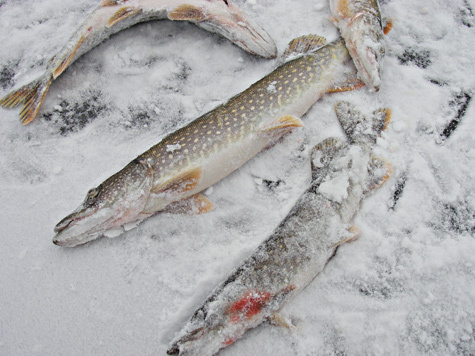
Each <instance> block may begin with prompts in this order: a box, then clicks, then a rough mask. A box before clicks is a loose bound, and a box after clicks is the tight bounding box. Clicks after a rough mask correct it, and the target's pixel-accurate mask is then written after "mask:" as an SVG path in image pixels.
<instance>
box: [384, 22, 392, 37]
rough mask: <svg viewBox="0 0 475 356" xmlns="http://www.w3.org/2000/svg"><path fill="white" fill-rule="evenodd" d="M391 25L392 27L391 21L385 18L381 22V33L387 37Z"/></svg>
mask: <svg viewBox="0 0 475 356" xmlns="http://www.w3.org/2000/svg"><path fill="white" fill-rule="evenodd" d="M393 25H394V20H393V19H389V18H385V19H384V20H383V33H384V34H385V35H387V34H388V33H389V32H390V31H391V30H392V28H393Z"/></svg>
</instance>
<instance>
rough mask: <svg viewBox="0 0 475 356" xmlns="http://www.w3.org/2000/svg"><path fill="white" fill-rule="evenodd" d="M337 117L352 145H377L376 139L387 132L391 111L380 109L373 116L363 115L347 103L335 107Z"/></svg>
mask: <svg viewBox="0 0 475 356" xmlns="http://www.w3.org/2000/svg"><path fill="white" fill-rule="evenodd" d="M335 112H336V116H337V117H338V121H340V124H341V126H342V128H343V130H344V131H345V133H346V135H347V136H348V139H349V140H350V142H351V143H354V142H366V143H370V144H374V143H376V139H377V138H378V136H379V135H380V134H381V131H383V130H385V129H386V127H387V126H388V124H389V120H390V119H391V110H390V109H387V108H383V109H378V110H376V111H374V112H373V113H372V114H371V115H363V113H361V112H360V111H359V110H357V109H356V108H355V107H354V105H353V104H350V103H348V102H345V101H340V102H337V103H336V105H335Z"/></svg>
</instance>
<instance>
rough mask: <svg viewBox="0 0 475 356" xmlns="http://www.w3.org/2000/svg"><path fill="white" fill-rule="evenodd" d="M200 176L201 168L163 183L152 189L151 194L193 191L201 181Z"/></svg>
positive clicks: (201, 173)
mask: <svg viewBox="0 0 475 356" xmlns="http://www.w3.org/2000/svg"><path fill="white" fill-rule="evenodd" d="M202 175H203V170H202V169H201V167H198V168H194V169H191V170H189V171H186V172H184V173H181V174H179V175H177V176H175V177H173V178H171V179H169V180H168V181H166V182H165V183H163V184H161V185H160V186H158V187H156V188H154V189H153V193H159V192H160V193H161V192H165V191H171V192H175V193H181V192H186V191H189V190H192V189H195V188H196V186H197V185H198V184H199V182H200V181H201V177H202Z"/></svg>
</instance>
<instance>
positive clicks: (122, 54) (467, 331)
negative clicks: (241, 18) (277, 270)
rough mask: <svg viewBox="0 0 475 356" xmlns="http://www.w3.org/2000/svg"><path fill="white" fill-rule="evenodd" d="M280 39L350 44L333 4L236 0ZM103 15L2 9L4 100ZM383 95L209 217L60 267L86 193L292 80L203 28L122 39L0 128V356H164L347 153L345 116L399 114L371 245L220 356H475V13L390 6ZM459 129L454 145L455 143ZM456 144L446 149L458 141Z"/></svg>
mask: <svg viewBox="0 0 475 356" xmlns="http://www.w3.org/2000/svg"><path fill="white" fill-rule="evenodd" d="M236 2H237V4H238V5H239V6H241V7H242V8H243V9H244V11H246V12H247V13H248V14H249V15H250V16H252V17H253V18H255V20H256V21H257V22H258V23H260V24H261V25H262V26H263V27H265V28H266V30H267V31H268V32H269V34H270V35H271V36H272V37H273V38H274V40H275V42H276V44H277V46H278V48H279V51H280V52H282V51H283V50H284V49H285V47H286V44H287V43H288V42H289V41H290V40H291V39H292V38H294V37H297V36H300V35H303V34H308V33H316V34H319V35H323V36H326V37H327V38H328V39H329V40H332V39H335V38H336V37H337V36H338V32H337V30H336V29H335V28H334V26H333V25H332V23H331V22H330V20H329V6H328V3H327V1H326V0H299V1H295V0H278V1H276V0H247V1H245V0H236ZM96 5H97V1H95V0H75V1H72V0H67V1H66V0H44V1H36V0H22V1H14V0H3V1H0V43H1V44H2V45H1V51H0V96H3V95H4V94H6V93H7V92H8V91H9V90H10V89H11V88H12V87H13V86H14V85H16V84H19V83H20V82H22V81H24V80H26V78H28V77H31V76H32V75H33V74H32V73H33V72H35V71H37V70H41V68H42V65H44V64H45V63H46V62H47V61H48V60H49V58H50V57H51V56H52V55H53V54H54V53H55V51H56V50H58V49H59V48H60V47H61V45H62V44H63V43H64V42H65V41H66V40H67V39H68V38H69V36H70V34H71V33H72V32H73V31H74V29H75V28H76V27H77V26H78V25H79V24H80V22H81V21H82V20H83V19H84V18H85V17H86V15H87V13H88V12H89V11H90V10H91V9H92V8H94V7H95V6H96ZM381 10H382V13H383V15H384V16H387V17H391V18H392V19H393V21H394V28H393V30H392V31H391V32H390V33H389V35H388V36H386V44H387V49H386V52H387V55H386V57H385V59H384V68H383V72H382V85H381V90H380V91H379V92H378V93H368V91H367V90H366V89H362V90H358V91H354V92H349V93H340V94H331V95H327V96H324V97H323V98H322V99H321V100H320V101H319V102H317V103H316V104H315V105H314V107H313V108H312V109H311V110H310V111H309V112H308V113H307V115H305V116H304V117H303V121H304V123H305V125H306V126H305V128H304V129H302V130H296V131H295V132H294V133H293V134H292V135H290V136H287V137H286V139H285V140H284V141H283V142H281V143H280V144H279V145H276V146H274V147H273V148H271V149H269V150H267V151H265V152H263V153H261V154H259V155H258V156H257V157H256V158H255V159H253V160H252V161H251V162H249V163H248V164H246V165H245V166H244V167H242V168H241V169H239V170H238V171H236V172H235V173H234V174H232V175H231V176H229V177H227V178H226V179H225V180H223V181H222V182H220V183H219V184H216V185H215V186H214V187H213V189H212V191H209V192H208V194H209V198H210V199H211V200H213V201H214V203H215V205H216V207H217V208H216V209H215V210H214V211H212V212H211V213H208V214H206V215H201V216H180V215H171V214H168V213H162V214H158V215H156V216H154V217H152V218H149V219H148V220H146V221H145V222H143V223H142V224H141V225H139V227H138V228H135V229H133V230H131V231H129V232H127V233H125V234H123V235H121V236H120V237H116V238H114V239H108V238H100V239H98V240H96V241H94V242H92V243H89V244H87V245H85V246H80V247H76V248H60V247H57V246H55V245H53V243H52V237H53V235H54V234H53V228H54V226H55V224H56V223H57V222H58V221H59V220H61V219H62V218H63V217H64V216H66V215H67V214H68V213H70V212H71V211H72V210H74V209H75V208H76V207H77V206H78V205H79V204H80V203H81V202H82V200H83V198H84V196H85V194H86V192H87V190H88V189H89V188H91V187H94V186H96V185H97V184H99V183H101V182H102V181H103V180H104V179H105V178H107V177H108V176H110V175H112V174H113V173H115V172H116V171H118V170H119V169H121V168H122V167H123V166H124V165H125V164H126V163H128V162H129V161H130V160H132V159H133V158H134V157H135V156H136V155H138V154H140V153H142V152H143V151H145V150H146V149H148V148H149V147H150V146H151V145H153V144H154V143H156V142H158V140H159V139H160V138H161V137H163V136H164V135H166V134H168V133H170V132H173V131H174V130H176V129H177V128H179V127H181V126H183V125H184V124H186V123H187V122H189V121H191V120H193V119H195V118H196V117H198V116H199V115H200V114H202V113H205V112H207V111H209V110H210V109H212V108H213V107H214V106H216V105H217V104H219V103H221V102H223V101H226V100H227V99H228V98H230V97H232V96H233V95H235V94H237V93H239V92H241V91H242V90H244V89H246V88H247V87H248V86H249V85H250V84H252V83H254V82H255V81H257V80H258V79H260V78H261V77H262V76H264V75H265V74H267V73H268V72H270V71H271V70H273V68H274V67H275V66H276V63H277V60H264V59H259V58H256V57H254V56H252V55H248V54H247V53H245V52H243V51H242V50H240V49H239V48H237V47H236V46H234V45H232V44H231V43H230V42H228V41H227V40H225V39H223V38H221V37H219V36H217V35H214V34H211V33H209V32H206V31H204V30H201V29H199V28H198V27H196V26H194V25H192V24H190V23H174V22H171V21H157V22H150V23H145V24H142V25H138V26H135V27H133V28H131V29H128V30H125V31H123V32H121V33H119V34H117V35H116V36H114V37H113V38H111V39H109V40H107V41H106V42H104V43H103V44H101V45H100V46H99V47H97V48H95V49H94V50H92V51H91V52H90V53H88V54H86V55H84V56H83V57H82V58H81V59H80V60H78V61H77V62H76V63H75V64H74V65H72V67H71V68H69V69H68V70H67V71H66V72H65V73H64V74H63V75H62V76H61V77H60V78H59V79H58V80H56V81H55V82H54V83H53V85H52V86H51V88H50V90H49V93H48V95H47V97H46V99H45V102H44V105H43V109H42V111H41V112H40V114H39V115H38V118H37V119H36V120H35V121H34V122H33V123H32V124H30V125H28V126H26V127H24V126H21V125H20V123H19V121H18V112H19V110H5V109H1V110H0V115H1V123H2V125H1V130H0V152H1V154H0V207H1V208H0V209H1V214H0V226H1V227H2V228H1V233H0V235H1V236H0V238H1V246H2V248H1V249H0V270H1V273H0V285H1V288H0V289H1V292H0V354H1V355H152V354H158V355H163V354H165V352H166V349H167V346H168V343H169V342H170V341H171V339H172V338H173V335H174V334H175V333H176V332H177V331H178V330H179V329H180V328H181V327H182V326H183V325H184V323H185V322H186V320H187V319H188V317H189V316H190V315H191V313H192V312H193V311H194V310H195V308H196V307H197V306H198V305H199V304H200V303H201V302H202V301H203V299H204V298H205V297H206V296H207V295H208V294H209V293H210V292H211V291H212V289H213V288H214V286H215V285H217V284H218V283H219V282H220V281H221V280H222V279H224V278H225V277H226V276H227V274H228V273H229V272H230V271H231V270H232V269H233V267H234V266H236V265H237V264H238V263H239V262H240V261H241V260H242V259H244V258H245V257H246V256H248V255H249V254H250V253H251V251H253V249H254V248H256V247H257V246H258V245H259V244H260V242H262V241H263V240H264V239H265V238H266V237H267V236H268V235H269V234H270V233H271V231H272V230H273V229H274V228H275V227H276V225H277V224H278V223H279V222H280V220H281V219H282V218H283V217H284V216H285V215H286V214H287V212H288V211H289V209H290V208H291V206H292V204H293V203H294V202H295V201H296V200H297V198H298V196H299V195H300V194H301V193H302V192H303V191H304V190H305V189H306V187H307V184H308V182H309V179H310V176H309V174H310V172H309V169H310V168H309V161H308V153H309V150H310V149H311V147H312V146H313V145H314V144H316V143H318V142H319V141H321V140H322V139H324V138H326V137H328V136H340V137H342V136H343V133H342V131H341V129H340V127H339V125H338V122H337V120H336V117H335V114H334V112H333V105H334V103H335V101H337V100H348V101H350V102H352V103H354V104H356V105H357V106H358V107H359V108H360V109H361V110H362V111H366V112H371V111H373V110H374V109H377V108H380V107H390V108H391V109H392V111H393V117H392V122H391V124H390V126H389V128H388V130H387V131H386V132H385V133H384V134H383V137H382V138H381V139H380V140H379V141H378V147H377V153H378V155H380V156H381V157H385V158H386V159H387V160H388V161H390V162H391V163H392V165H393V175H392V177H391V178H390V179H389V181H388V182H387V183H386V184H385V185H384V186H383V187H381V188H380V189H379V190H378V191H375V193H374V194H373V195H371V196H370V197H369V198H367V199H366V200H365V201H364V203H363V206H362V208H361V210H360V212H359V213H358V215H357V217H356V219H355V225H357V226H358V227H359V228H360V229H361V230H362V234H361V236H360V238H359V240H358V241H356V242H354V243H351V244H346V245H344V246H342V247H341V248H340V249H339V250H338V253H337V255H336V256H335V257H334V258H333V259H332V260H331V261H330V262H329V263H328V265H327V267H326V268H325V270H324V271H323V273H322V274H320V275H319V276H318V277H317V278H316V279H315V280H314V281H313V282H312V283H311V284H310V285H309V286H308V287H307V288H306V289H305V290H304V291H303V292H302V293H301V294H300V295H299V296H298V297H297V298H295V299H294V300H293V301H292V302H291V303H290V304H288V305H287V306H286V307H284V309H283V310H282V314H283V315H284V316H285V317H286V318H289V319H291V320H292V321H293V323H294V324H295V325H296V328H294V329H292V330H290V331H289V330H287V329H283V328H277V327H273V326H269V325H262V326H260V327H258V328H256V329H254V330H251V331H249V332H248V333H247V334H246V335H245V336H244V337H243V339H241V340H240V341H238V342H236V343H235V344H234V345H232V346H230V347H229V348H227V349H225V350H223V351H222V352H221V354H222V355H398V354H400V355H402V354H404V355H420V354H430V355H448V354H452V355H469V354H474V353H475V341H474V339H475V238H474V232H475V189H474V181H475V164H474V162H475V138H474V135H473V132H474V131H475V121H474V117H475V109H474V105H473V102H470V99H471V97H472V96H473V95H474V93H475V92H474V91H473V90H474V88H475V74H474V73H475V64H474V58H475V47H474V45H473V43H474V40H475V35H474V31H475V16H474V14H475V4H474V3H473V1H471V0H454V1H445V0H434V1H410V0H386V1H383V2H382V4H381ZM452 129H453V130H452ZM447 136H448V137H447Z"/></svg>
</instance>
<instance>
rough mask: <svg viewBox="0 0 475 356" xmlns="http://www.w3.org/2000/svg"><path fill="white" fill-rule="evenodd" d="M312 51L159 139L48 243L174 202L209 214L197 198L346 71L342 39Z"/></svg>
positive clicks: (68, 242)
mask: <svg viewBox="0 0 475 356" xmlns="http://www.w3.org/2000/svg"><path fill="white" fill-rule="evenodd" d="M312 39H313V37H312ZM301 40H302V39H297V41H301ZM318 46H319V48H318V49H314V50H311V51H309V52H307V53H306V54H305V55H303V56H301V57H299V58H296V59H294V60H291V61H289V62H286V63H284V64H283V65H281V66H280V67H278V68H277V69H276V70H275V71H273V72H272V73H270V74H269V75H267V76H266V77H264V78H263V79H261V80H260V81H258V82H257V83H255V84H253V85H252V86H251V87H249V88H248V89H246V90H245V91H243V92H242V93H241V94H238V95H237V96H235V97H233V98H231V99H230V100H229V101H228V102H227V103H225V104H223V105H221V106H218V107H217V108H215V109H214V110H212V111H211V112H209V113H207V114H204V115H203V116H201V117H199V118H198V119H196V120H195V121H193V122H191V123H190V124H188V125H186V126H185V127H183V128H181V129H179V130H177V131H176V132H174V133H172V134H170V135H169V136H167V137H165V138H164V139H162V140H161V141H160V142H159V143H157V144H156V145H155V146H153V147H151V148H150V149H149V150H148V151H146V152H144V153H143V154H142V155H140V156H138V157H137V158H136V159H134V160H133V161H132V162H130V163H129V164H128V165H127V166H126V167H125V168H124V169H122V170H121V171H119V172H118V173H116V174H114V175H113V176H111V177H110V178H108V179H107V180H106V181H104V182H103V183H102V184H100V185H99V186H98V187H97V188H94V189H92V190H91V191H90V192H89V193H88V194H87V197H86V199H85V201H84V202H83V204H81V205H80V206H79V208H78V209H77V210H76V211H74V212H73V213H72V214H70V215H68V216H67V217H66V218H64V219H63V220H62V221H61V222H60V223H59V224H58V225H57V226H56V228H55V231H56V232H57V234H56V236H55V237H54V239H53V242H54V243H55V244H57V245H63V246H75V245H78V244H81V243H85V242H88V241H90V240H93V239H95V238H97V237H99V236H100V235H102V234H104V232H106V231H107V230H110V229H114V228H120V226H123V225H126V226H125V228H128V225H127V224H128V223H130V222H134V221H141V220H143V219H144V218H146V217H148V216H150V215H152V214H154V213H156V212H158V211H161V210H164V209H165V208H167V209H170V205H173V204H172V203H174V202H177V201H182V203H181V205H180V204H179V208H180V209H182V210H183V209H185V210H190V209H191V210H194V211H195V212H198V213H199V212H203V211H207V210H209V209H210V207H211V203H210V202H208V201H207V199H206V198H204V197H202V196H200V195H196V194H197V193H199V192H200V191H202V190H204V189H206V188H208V187H210V186H211V185H213V184H215V183H216V182H218V181H219V180H221V179H222V178H224V177H225V176H227V175H228V174H230V173H231V172H232V171H234V170H235V169H237V168H238V167H240V166H241V165H242V164H244V163H245V162H246V161H248V160H249V159H250V158H252V157H253V156H255V155H256V154H257V153H258V152H260V151H261V150H262V149H264V148H266V147H269V146H271V145H272V144H273V143H274V142H276V141H277V140H278V139H279V138H280V137H282V136H283V135H284V134H286V133H287V132H289V131H290V130H291V129H293V128H295V127H299V126H302V122H301V120H300V118H299V117H300V116H301V115H303V114H304V113H305V112H306V111H307V110H308V109H309V108H310V107H311V106H312V105H313V104H314V103H315V102H316V101H317V100H318V99H319V98H320V97H321V96H322V95H323V94H324V93H325V92H327V91H328V90H329V89H330V88H332V87H333V85H334V81H335V78H337V77H339V75H340V74H341V73H342V72H345V69H346V68H347V64H348V63H349V64H350V65H351V60H350V57H349V55H348V52H347V50H346V47H345V45H344V43H343V40H341V39H339V40H337V41H335V42H332V43H329V44H327V45H324V46H323V47H321V44H320V43H319V44H318ZM184 199H188V200H186V201H183V200H184ZM185 202H186V203H185ZM180 209H179V210H180Z"/></svg>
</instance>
